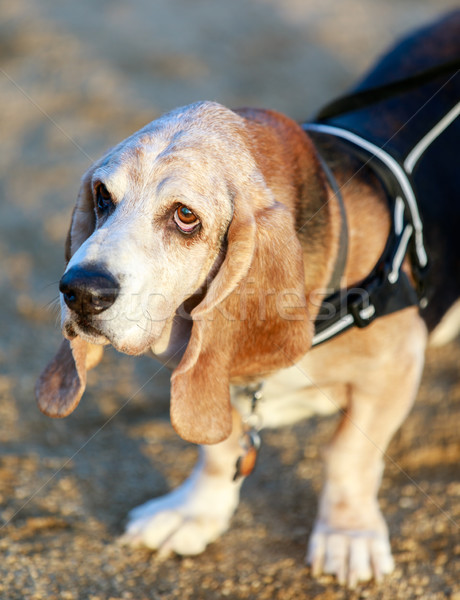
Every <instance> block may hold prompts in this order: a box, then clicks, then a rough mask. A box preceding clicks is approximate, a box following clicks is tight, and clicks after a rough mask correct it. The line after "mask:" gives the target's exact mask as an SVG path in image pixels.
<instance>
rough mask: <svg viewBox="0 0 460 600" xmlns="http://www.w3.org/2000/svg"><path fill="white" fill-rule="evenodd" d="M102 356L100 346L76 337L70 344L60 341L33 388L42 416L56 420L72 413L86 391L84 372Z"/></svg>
mask: <svg viewBox="0 0 460 600" xmlns="http://www.w3.org/2000/svg"><path fill="white" fill-rule="evenodd" d="M102 353H103V349H102V346H96V345H94V344H88V342H85V341H84V340H82V339H81V338H80V337H78V336H77V337H75V338H74V339H73V340H71V341H70V342H69V340H63V341H62V343H61V345H60V347H59V350H58V352H57V354H56V356H55V357H54V358H53V360H52V361H51V362H50V363H49V364H48V366H47V367H46V368H45V370H44V371H43V373H42V374H41V375H40V377H39V378H38V381H37V383H36V385H35V394H36V397H37V402H38V407H39V408H40V410H41V411H42V413H44V414H45V415H47V416H48V417H56V418H59V417H66V416H67V415H69V414H70V413H71V412H73V411H74V410H75V409H76V408H77V406H78V403H79V402H80V398H81V397H82V395H83V392H84V391H85V386H86V370H87V369H91V368H92V367H94V366H95V365H97V363H98V362H99V361H100V360H101V358H102Z"/></svg>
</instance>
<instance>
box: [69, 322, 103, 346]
mask: <svg viewBox="0 0 460 600" xmlns="http://www.w3.org/2000/svg"><path fill="white" fill-rule="evenodd" d="M62 334H63V336H64V337H65V338H66V339H68V340H69V341H71V340H73V339H74V338H76V337H77V336H79V337H81V338H83V339H84V340H85V341H87V342H90V343H92V344H108V343H109V341H110V340H108V338H107V337H106V336H105V335H104V334H103V333H102V332H101V331H100V330H99V329H97V327H95V326H94V325H93V324H92V323H89V322H88V320H87V319H85V318H84V317H77V319H76V320H75V321H67V322H66V323H65V324H64V326H63V328H62Z"/></svg>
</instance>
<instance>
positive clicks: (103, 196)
mask: <svg viewBox="0 0 460 600" xmlns="http://www.w3.org/2000/svg"><path fill="white" fill-rule="evenodd" d="M96 203H97V207H98V209H99V210H100V211H101V212H102V213H106V212H109V211H110V210H111V209H112V208H113V201H112V196H111V195H110V192H109V190H108V189H107V188H106V187H105V185H104V184H103V183H100V184H99V185H98V186H97V189H96Z"/></svg>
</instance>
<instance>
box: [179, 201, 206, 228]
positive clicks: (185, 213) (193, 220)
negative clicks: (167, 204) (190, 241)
mask: <svg viewBox="0 0 460 600" xmlns="http://www.w3.org/2000/svg"><path fill="white" fill-rule="evenodd" d="M174 221H175V222H176V225H177V226H178V227H179V229H181V230H182V231H185V232H186V233H189V232H191V231H192V230H193V229H195V227H196V226H197V225H198V223H199V222H200V221H199V219H198V217H197V216H196V215H195V213H193V212H192V211H191V210H190V209H189V208H187V207H186V206H184V205H183V204H180V205H179V206H178V207H177V208H176V212H175V213H174Z"/></svg>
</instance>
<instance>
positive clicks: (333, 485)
mask: <svg viewBox="0 0 460 600" xmlns="http://www.w3.org/2000/svg"><path fill="white" fill-rule="evenodd" d="M416 319H418V322H417V321H415V319H413V320H412V321H411V320H410V319H409V320H408V321H407V320H406V321H405V322H403V323H402V325H405V326H408V329H406V328H405V327H404V328H403V327H401V323H400V322H399V323H398V319H397V318H396V321H395V323H396V327H390V328H389V330H387V334H390V335H389V336H388V337H389V338H392V339H393V338H394V343H393V345H392V346H391V347H388V346H387V348H386V349H383V348H382V356H383V358H382V359H381V360H380V361H379V362H378V364H377V365H376V370H373V369H367V368H364V369H363V370H362V373H361V374H360V376H359V378H356V379H355V380H353V381H352V382H350V385H349V401H348V407H347V409H346V412H345V414H344V416H343V418H342V420H341V422H340V425H339V427H338V429H337V431H336V434H335V436H334V438H333V440H332V442H331V444H330V445H329V447H328V448H327V451H326V456H325V474H326V482H325V485H324V489H323V491H322V494H321V497H320V503H319V514H318V517H317V520H316V523H315V525H314V529H313V532H312V535H311V538H310V543H309V549H308V554H307V562H308V563H309V564H310V565H311V568H312V573H313V575H314V576H317V575H320V574H321V573H329V574H333V575H336V576H337V578H338V580H339V582H340V583H342V584H347V585H348V586H349V587H354V586H355V585H356V583H357V582H358V581H365V580H368V579H371V578H372V577H374V578H375V579H376V580H380V579H381V578H382V576H383V575H384V574H386V573H390V572H391V571H392V570H393V558H392V555H391V548H390V543H389V539H388V530H387V526H386V523H385V521H384V519H383V516H382V514H381V512H380V509H379V506H378V501H377V493H378V489H379V486H380V480H381V476H382V471H383V458H384V456H385V451H386V447H387V445H388V443H389V441H390V439H391V437H392V435H393V434H394V432H395V431H396V429H397V428H398V427H399V426H400V424H401V423H402V421H403V419H404V418H405V417H406V415H407V413H408V411H409V409H410V407H411V405H412V403H413V400H414V398H415V395H416V393H417V389H418V385H419V381H420V376H421V372H422V367H423V362H424V347H425V343H426V329H425V327H424V325H423V323H422V322H421V319H420V318H419V317H416ZM379 326H380V324H379ZM398 328H399V329H400V330H401V329H404V335H402V334H400V335H398V333H397V331H398ZM391 334H393V335H391Z"/></svg>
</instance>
